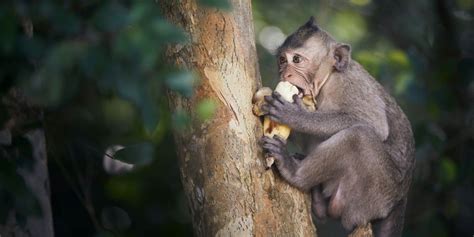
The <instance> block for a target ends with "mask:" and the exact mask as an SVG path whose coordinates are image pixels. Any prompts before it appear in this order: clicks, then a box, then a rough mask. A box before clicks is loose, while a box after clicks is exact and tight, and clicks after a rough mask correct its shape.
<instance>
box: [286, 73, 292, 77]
mask: <svg viewBox="0 0 474 237" xmlns="http://www.w3.org/2000/svg"><path fill="white" fill-rule="evenodd" d="M292 76H293V75H292V74H291V73H288V74H285V78H290V77H292Z"/></svg>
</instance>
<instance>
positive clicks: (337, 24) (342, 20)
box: [329, 11, 367, 44]
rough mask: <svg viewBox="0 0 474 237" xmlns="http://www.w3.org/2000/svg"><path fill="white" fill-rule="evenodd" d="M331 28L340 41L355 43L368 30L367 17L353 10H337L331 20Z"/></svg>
mask: <svg viewBox="0 0 474 237" xmlns="http://www.w3.org/2000/svg"><path fill="white" fill-rule="evenodd" d="M329 29H330V32H331V33H332V34H334V36H335V37H336V39H338V41H342V42H346V43H351V44H355V43H357V42H359V41H360V40H361V39H362V38H363V37H364V36H365V35H366V32H367V26H366V23H365V19H364V18H363V17H362V16H361V15H360V14H358V13H356V12H353V11H340V12H337V13H336V14H335V15H334V16H333V17H331V21H330V22H329Z"/></svg>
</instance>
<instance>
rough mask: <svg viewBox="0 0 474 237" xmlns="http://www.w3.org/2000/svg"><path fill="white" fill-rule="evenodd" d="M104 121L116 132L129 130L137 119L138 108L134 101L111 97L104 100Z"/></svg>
mask: <svg viewBox="0 0 474 237" xmlns="http://www.w3.org/2000/svg"><path fill="white" fill-rule="evenodd" d="M102 111H103V116H104V122H105V124H106V125H107V127H108V128H109V130H110V131H111V132H113V133H115V134H121V133H126V132H129V131H130V130H131V129H132V127H133V123H134V121H135V120H136V114H137V113H136V109H135V107H134V106H133V104H132V103H130V102H129V101H127V100H123V99H120V98H111V99H108V100H104V101H103V102H102Z"/></svg>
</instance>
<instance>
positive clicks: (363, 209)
mask: <svg viewBox="0 0 474 237" xmlns="http://www.w3.org/2000/svg"><path fill="white" fill-rule="evenodd" d="M277 59H278V68H279V75H280V80H282V81H288V82H290V83H292V84H293V85H295V86H296V87H298V89H299V94H298V95H294V96H293V100H294V102H293V103H291V102H288V101H286V100H284V99H282V97H281V95H279V94H278V93H277V92H274V93H273V94H272V95H271V96H266V97H265V100H266V102H267V103H266V104H265V105H263V106H262V111H264V113H265V114H266V116H268V117H269V118H270V119H271V120H273V121H275V122H278V123H281V124H286V125H288V126H289V127H290V128H291V129H292V134H291V136H290V139H294V142H295V144H297V145H299V146H300V147H301V149H302V152H303V153H304V154H291V155H290V154H289V153H288V151H287V147H286V145H287V144H286V140H284V139H281V138H280V137H278V136H274V137H267V136H264V137H263V138H262V146H263V149H264V151H265V153H266V155H267V156H271V157H273V158H274V159H275V165H276V168H277V169H278V171H279V173H280V174H281V176H282V177H283V178H284V179H285V180H286V181H287V182H289V183H290V184H291V185H293V186H295V187H297V188H299V189H301V190H305V191H310V192H311V194H312V210H313V213H314V215H315V216H316V217H317V218H318V219H319V218H321V219H324V218H326V217H327V216H330V217H332V218H340V220H341V223H342V225H343V226H344V228H345V229H347V230H349V231H350V230H352V229H354V228H355V227H357V226H362V225H365V224H367V223H369V222H371V223H372V224H374V225H375V229H374V231H375V234H376V236H400V235H401V232H402V229H403V219H404V212H405V206H406V202H407V192H408V188H409V186H410V183H411V179H412V173H413V168H414V151H415V148H414V138H413V133H412V130H411V127H410V123H409V121H408V119H407V117H406V116H405V114H404V113H403V111H402V110H401V109H400V107H399V106H398V105H397V103H396V102H395V100H394V99H393V98H392V97H391V96H390V95H389V94H388V93H387V92H385V90H384V89H383V87H382V86H381V85H380V84H379V83H378V82H377V81H376V80H375V79H374V78H373V77H372V76H370V75H369V73H368V72H367V71H366V70H364V68H363V67H362V66H361V65H360V64H359V63H357V62H356V61H354V60H352V59H351V47H350V46H349V45H347V44H343V43H339V42H337V41H335V40H334V39H333V38H332V37H331V36H330V35H329V34H328V33H326V32H325V31H324V30H322V29H321V28H319V27H318V26H317V25H316V24H315V22H314V18H313V17H311V18H310V20H309V21H308V22H307V23H306V24H304V25H303V26H301V27H300V28H299V29H298V30H297V31H296V32H294V33H293V34H292V35H290V36H289V37H288V38H287V39H286V40H285V41H284V43H283V45H281V46H280V48H279V49H278V53H277ZM306 95H310V96H312V98H314V100H315V101H316V102H317V104H316V106H317V109H316V111H310V110H307V109H306V108H305V107H304V104H303V100H302V98H303V96H306Z"/></svg>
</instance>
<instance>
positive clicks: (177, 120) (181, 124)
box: [173, 110, 191, 130]
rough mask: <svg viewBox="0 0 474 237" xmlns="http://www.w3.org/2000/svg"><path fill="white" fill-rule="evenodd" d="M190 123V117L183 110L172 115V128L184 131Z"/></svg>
mask: <svg viewBox="0 0 474 237" xmlns="http://www.w3.org/2000/svg"><path fill="white" fill-rule="evenodd" d="M190 123H191V117H190V116H189V115H188V114H187V113H186V112H185V111H183V110H178V111H176V112H175V113H174V114H173V127H175V128H176V129H178V130H184V129H186V127H187V126H188V125H189V124H190Z"/></svg>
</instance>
